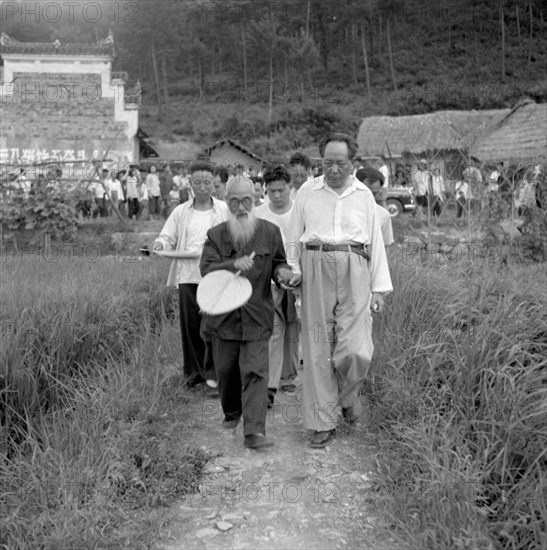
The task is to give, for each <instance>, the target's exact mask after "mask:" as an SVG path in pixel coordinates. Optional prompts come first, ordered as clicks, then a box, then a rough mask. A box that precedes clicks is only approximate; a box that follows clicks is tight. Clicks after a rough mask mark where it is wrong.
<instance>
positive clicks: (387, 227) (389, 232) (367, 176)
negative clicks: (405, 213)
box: [355, 168, 394, 247]
mask: <svg viewBox="0 0 547 550" xmlns="http://www.w3.org/2000/svg"><path fill="white" fill-rule="evenodd" d="M355 177H356V178H357V179H358V180H359V181H360V182H361V183H364V184H365V185H366V186H367V187H368V188H369V189H370V191H371V193H372V195H373V196H374V200H375V201H376V212H377V213H378V218H379V220H380V227H381V228H382V237H383V239H384V245H385V246H386V247H388V246H389V245H391V244H393V242H394V239H393V226H392V224H391V215H390V213H389V212H388V211H387V210H386V209H385V208H384V207H383V206H381V205H380V204H379V201H380V200H381V199H382V174H381V173H380V172H379V171H378V170H374V168H359V170H357V172H356V173H355Z"/></svg>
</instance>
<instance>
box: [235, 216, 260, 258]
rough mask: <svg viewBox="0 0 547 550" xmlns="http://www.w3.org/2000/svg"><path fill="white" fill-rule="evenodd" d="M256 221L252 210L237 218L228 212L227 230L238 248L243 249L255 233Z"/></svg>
mask: <svg viewBox="0 0 547 550" xmlns="http://www.w3.org/2000/svg"><path fill="white" fill-rule="evenodd" d="M257 221H258V218H257V217H256V216H255V214H254V212H247V215H246V216H240V217H239V218H238V217H237V216H235V215H234V214H232V213H231V212H230V216H229V218H228V230H229V231H230V236H231V237H232V240H233V241H234V244H235V245H236V248H237V249H238V250H241V249H243V248H244V247H245V245H246V244H247V243H248V242H249V241H250V240H251V238H252V237H253V235H254V234H255V230H256V224H257Z"/></svg>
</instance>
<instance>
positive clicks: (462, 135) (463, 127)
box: [357, 109, 509, 158]
mask: <svg viewBox="0 0 547 550" xmlns="http://www.w3.org/2000/svg"><path fill="white" fill-rule="evenodd" d="M508 113H509V109H497V110H490V111H438V112H436V113H429V114H425V115H410V116H400V117H391V116H374V117H368V118H365V119H364V120H363V122H362V123H361V126H360V128H359V134H358V136H357V143H358V145H359V149H358V154H360V155H362V156H380V155H383V156H385V157H386V158H390V157H397V156H402V155H405V154H407V155H427V154H428V153H432V152H436V151H468V150H469V148H470V147H471V145H472V144H473V142H474V141H475V140H476V139H477V138H478V137H479V136H481V135H483V134H484V132H485V131H487V129H488V128H490V127H492V126H493V125H495V124H496V123H497V122H499V121H500V120H501V119H502V118H503V117H505V116H506V115H507V114H508Z"/></svg>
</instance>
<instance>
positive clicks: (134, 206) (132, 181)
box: [122, 164, 141, 220]
mask: <svg viewBox="0 0 547 550" xmlns="http://www.w3.org/2000/svg"><path fill="white" fill-rule="evenodd" d="M123 184H125V196H126V200H127V217H128V218H129V219H130V220H135V219H136V218H137V214H138V212H139V210H140V203H139V194H140V193H139V186H140V184H141V175H140V172H139V171H138V170H137V167H136V165H134V164H130V165H129V168H128V169H127V170H126V171H125V175H124V176H123V177H122V185H123Z"/></svg>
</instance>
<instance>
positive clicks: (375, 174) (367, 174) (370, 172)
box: [355, 168, 384, 185]
mask: <svg viewBox="0 0 547 550" xmlns="http://www.w3.org/2000/svg"><path fill="white" fill-rule="evenodd" d="M355 177H356V178H357V179H358V180H359V181H360V182H361V183H363V182H364V181H365V179H366V178H368V179H369V180H370V181H371V182H374V181H376V180H378V181H379V182H380V183H381V184H382V185H384V174H382V172H379V171H378V170H375V169H374V168H359V170H357V172H355Z"/></svg>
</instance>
